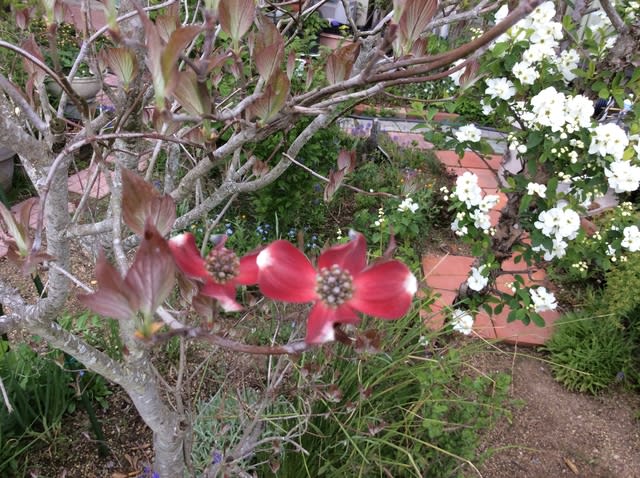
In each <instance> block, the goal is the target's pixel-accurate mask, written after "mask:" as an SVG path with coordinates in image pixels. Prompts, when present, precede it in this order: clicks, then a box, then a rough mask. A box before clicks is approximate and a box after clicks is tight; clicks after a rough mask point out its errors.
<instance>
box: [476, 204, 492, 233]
mask: <svg viewBox="0 0 640 478" xmlns="http://www.w3.org/2000/svg"><path fill="white" fill-rule="evenodd" d="M471 219H473V225H474V226H476V227H477V228H478V229H482V230H483V231H485V232H486V231H488V230H489V228H490V227H491V218H490V217H489V215H488V214H487V213H486V212H482V211H481V210H480V209H476V210H475V211H473V212H472V213H471Z"/></svg>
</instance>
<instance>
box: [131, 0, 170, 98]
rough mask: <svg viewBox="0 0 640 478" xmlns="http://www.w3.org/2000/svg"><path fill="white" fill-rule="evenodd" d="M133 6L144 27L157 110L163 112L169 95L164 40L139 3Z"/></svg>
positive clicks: (148, 64)
mask: <svg viewBox="0 0 640 478" xmlns="http://www.w3.org/2000/svg"><path fill="white" fill-rule="evenodd" d="M133 6H134V8H135V9H136V10H137V11H138V16H139V17H140V20H141V21H142V25H143V27H144V34H145V41H146V45H147V56H146V64H147V67H148V68H149V71H150V72H151V78H152V80H153V92H154V94H155V103H156V108H158V109H159V110H160V111H163V110H164V109H165V99H166V95H167V82H166V79H165V76H164V74H163V72H162V61H161V59H162V52H163V49H162V39H161V38H160V34H159V33H158V28H157V27H156V25H155V24H154V23H153V22H152V21H151V20H150V19H149V17H148V15H147V12H145V11H144V10H143V9H142V7H141V6H140V5H139V4H138V3H137V2H133Z"/></svg>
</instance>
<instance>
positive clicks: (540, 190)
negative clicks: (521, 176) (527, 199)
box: [527, 183, 547, 198]
mask: <svg viewBox="0 0 640 478" xmlns="http://www.w3.org/2000/svg"><path fill="white" fill-rule="evenodd" d="M527 194H528V195H529V196H533V195H534V194H537V195H538V196H540V197H541V198H545V197H546V196H547V186H545V185H544V184H539V183H529V184H527Z"/></svg>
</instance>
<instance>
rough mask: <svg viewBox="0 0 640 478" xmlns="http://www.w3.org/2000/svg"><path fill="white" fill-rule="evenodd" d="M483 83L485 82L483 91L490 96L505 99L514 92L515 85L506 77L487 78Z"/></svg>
mask: <svg viewBox="0 0 640 478" xmlns="http://www.w3.org/2000/svg"><path fill="white" fill-rule="evenodd" d="M485 83H486V84H487V89H486V90H485V93H486V94H487V95H489V96H491V98H500V99H502V100H505V101H506V100H508V99H510V98H511V97H513V95H515V94H516V87H515V86H514V84H513V82H512V81H511V80H509V79H507V78H489V79H487V80H485Z"/></svg>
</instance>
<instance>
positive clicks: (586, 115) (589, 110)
mask: <svg viewBox="0 0 640 478" xmlns="http://www.w3.org/2000/svg"><path fill="white" fill-rule="evenodd" d="M592 116H593V101H591V100H590V99H589V98H587V97H586V96H583V95H576V96H569V97H567V102H566V103H565V120H566V122H567V124H569V125H571V126H572V127H573V129H577V128H588V127H589V126H591V117H592Z"/></svg>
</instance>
